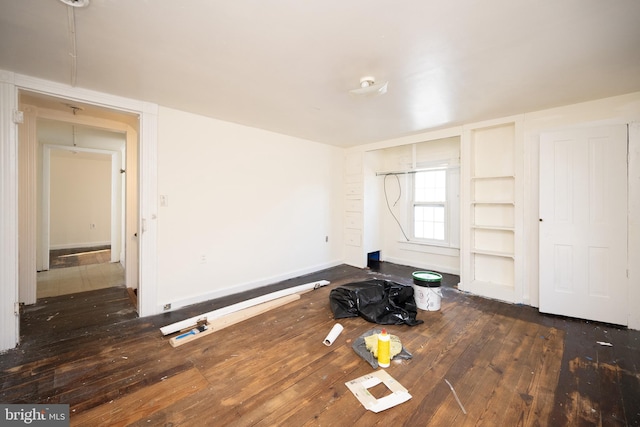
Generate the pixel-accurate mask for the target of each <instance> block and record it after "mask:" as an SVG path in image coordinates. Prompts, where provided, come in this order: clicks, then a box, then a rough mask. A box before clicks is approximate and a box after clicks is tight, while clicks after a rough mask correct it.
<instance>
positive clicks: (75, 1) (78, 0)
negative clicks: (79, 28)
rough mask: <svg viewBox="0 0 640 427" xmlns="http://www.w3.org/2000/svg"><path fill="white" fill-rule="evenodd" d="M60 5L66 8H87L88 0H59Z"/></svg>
mask: <svg viewBox="0 0 640 427" xmlns="http://www.w3.org/2000/svg"><path fill="white" fill-rule="evenodd" d="M60 1H61V2H62V3H64V4H66V5H67V6H72V7H87V6H89V0H60Z"/></svg>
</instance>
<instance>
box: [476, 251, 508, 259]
mask: <svg viewBox="0 0 640 427" xmlns="http://www.w3.org/2000/svg"><path fill="white" fill-rule="evenodd" d="M471 253H474V254H480V255H489V256H497V257H502V258H511V259H514V258H515V255H514V254H513V253H511V252H498V251H487V250H483V249H472V250H471Z"/></svg>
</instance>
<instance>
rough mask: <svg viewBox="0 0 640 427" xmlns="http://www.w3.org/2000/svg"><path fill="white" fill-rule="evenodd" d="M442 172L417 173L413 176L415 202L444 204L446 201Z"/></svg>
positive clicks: (444, 178)
mask: <svg viewBox="0 0 640 427" xmlns="http://www.w3.org/2000/svg"><path fill="white" fill-rule="evenodd" d="M446 178H447V172H446V171H444V170H437V171H425V172H417V173H415V174H414V180H413V182H414V200H415V201H416V202H444V201H445V200H446Z"/></svg>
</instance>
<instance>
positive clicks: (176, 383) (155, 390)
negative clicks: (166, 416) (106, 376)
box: [71, 369, 208, 427]
mask: <svg viewBox="0 0 640 427" xmlns="http://www.w3.org/2000/svg"><path fill="white" fill-rule="evenodd" d="M207 385H208V383H207V381H206V380H205V379H204V377H203V376H202V374H200V372H199V371H198V370H197V369H190V370H188V371H186V372H183V373H180V374H178V375H176V376H174V377H171V378H168V379H166V380H163V381H160V382H157V383H155V384H153V385H150V386H148V387H145V388H144V389H141V390H138V391H136V392H134V393H131V394H128V395H125V396H124V397H121V398H118V399H114V400H113V401H112V402H108V403H105V404H103V405H100V406H98V407H95V408H93V409H90V410H88V411H83V412H79V413H78V412H75V413H74V412H72V413H71V425H72V426H81V425H108V426H110V427H116V426H126V425H129V424H131V423H133V422H136V421H140V420H145V418H147V417H150V416H152V415H153V414H154V413H156V412H157V411H160V410H162V409H164V408H166V407H167V406H170V405H171V404H172V403H173V402H175V401H179V400H182V399H188V398H189V397H190V396H193V395H194V394H195V393H197V392H198V391H200V390H203V389H206V387H207Z"/></svg>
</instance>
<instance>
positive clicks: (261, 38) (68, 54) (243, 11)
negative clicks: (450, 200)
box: [0, 0, 640, 147]
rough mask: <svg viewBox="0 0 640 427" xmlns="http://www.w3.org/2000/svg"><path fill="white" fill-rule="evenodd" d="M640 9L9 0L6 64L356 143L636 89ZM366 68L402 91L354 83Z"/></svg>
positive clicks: (3, 20) (4, 27)
mask: <svg viewBox="0 0 640 427" xmlns="http://www.w3.org/2000/svg"><path fill="white" fill-rule="evenodd" d="M69 11H71V12H72V13H69ZM74 15H75V16H74ZM70 16H71V18H72V19H74V20H75V21H74V22H75V35H76V37H75V43H76V48H75V51H76V62H77V65H76V68H75V69H74V68H73V65H72V64H73V61H72V53H73V51H74V48H73V43H72V40H73V37H71V36H70V33H71V32H70V29H71V28H73V27H72V26H71V25H70V23H69V22H70V21H69V17H70ZM639 18H640V1H639V0H615V1H604V0H484V1H480V0H450V1H446V0H400V1H398V0H396V1H391V0H367V1H364V0H316V1H311V0H278V1H276V0H272V1H268V0H234V1H214V0H91V3H90V5H89V7H87V8H83V9H80V8H72V7H70V6H65V5H63V4H62V3H61V2H60V1H58V0H0V69H5V70H10V71H15V72H18V73H21V74H27V75H31V76H34V77H39V78H43V79H47V80H51V81H55V82H62V83H66V84H74V85H75V86H78V87H82V88H88V89H93V90H97V91H101V92H106V93H110V94H114V95H120V96H125V97H129V98H135V99H139V100H145V101H149V102H154V103H158V104H160V105H163V106H167V107H172V108H176V109H180V110H184V111H189V112H193V113H198V114H202V115H206V116H210V117H215V118H218V119H221V120H226V121H230V122H235V123H240V124H244V125H248V126H253V127H257V128H262V129H267V130H271V131H274V132H279V133H283V134H287V135H293V136H297V137H301V138H306V139H309V140H313V141H317V142H323V143H328V144H333V145H337V146H343V147H348V146H353V145H357V144H364V143H369V142H375V141H380V140H385V139H390V138H394V137H399V136H403V135H408V134H413V133H417V132H421V131H425V130H429V129H436V128H442V127H450V126H454V125H459V124H463V123H470V122H475V121H480V120H485V119H492V118H498V117H503V116H508V115H512V114H519V113H525V112H528V111H536V110H540V109H544V108H549V107H554V106H559V105H566V104H571V103H576V102H581V101H586V100H590V99H597V98H603V97H607V96H613V95H619V94H623V93H629V92H635V91H638V90H640V23H639ZM366 75H373V76H375V77H376V80H377V81H378V82H380V81H388V82H389V90H388V93H387V94H385V95H383V96H379V97H375V98H354V97H352V96H350V95H349V93H348V91H349V90H350V89H354V88H357V87H358V85H359V80H360V78H361V77H363V76H366ZM74 79H75V81H74Z"/></svg>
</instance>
